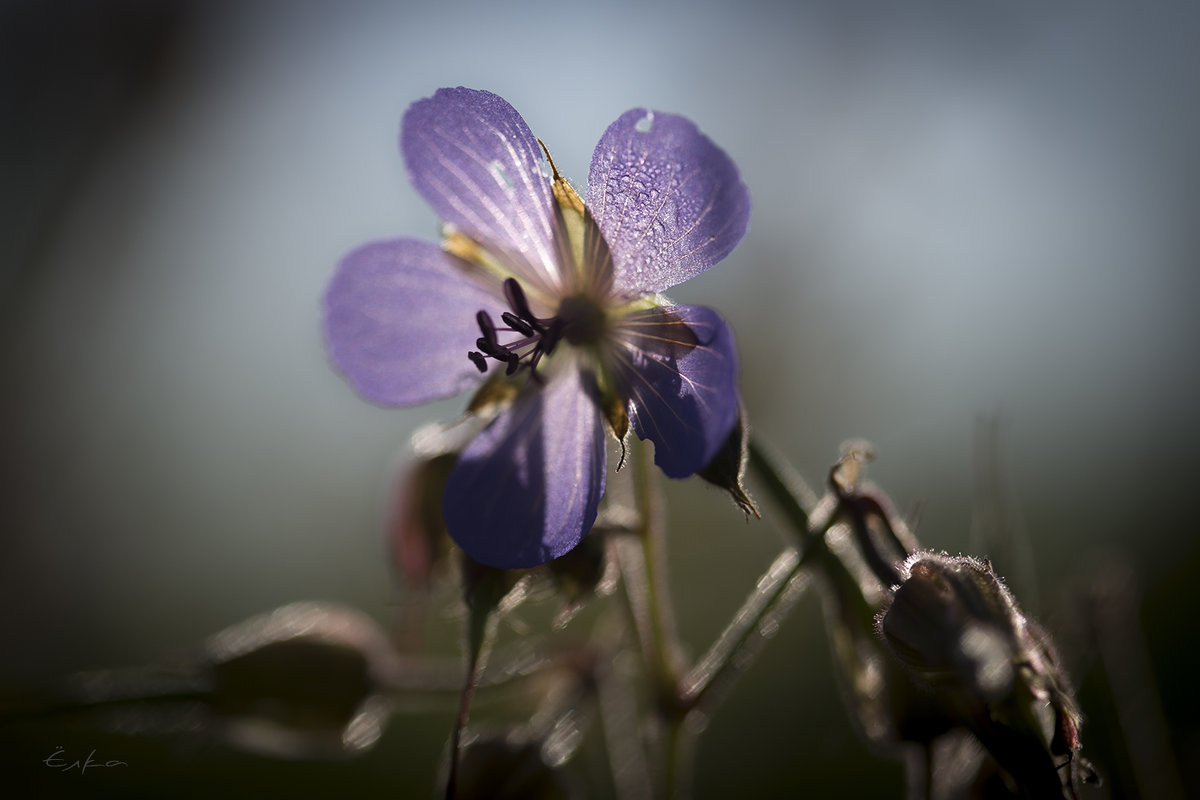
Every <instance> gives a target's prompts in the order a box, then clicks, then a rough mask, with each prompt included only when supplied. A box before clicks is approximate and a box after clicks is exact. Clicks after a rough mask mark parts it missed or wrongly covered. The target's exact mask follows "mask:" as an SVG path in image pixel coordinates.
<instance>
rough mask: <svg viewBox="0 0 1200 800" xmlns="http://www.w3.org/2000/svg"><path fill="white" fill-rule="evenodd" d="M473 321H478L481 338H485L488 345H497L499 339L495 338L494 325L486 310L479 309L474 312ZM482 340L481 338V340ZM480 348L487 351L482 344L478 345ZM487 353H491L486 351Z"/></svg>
mask: <svg viewBox="0 0 1200 800" xmlns="http://www.w3.org/2000/svg"><path fill="white" fill-rule="evenodd" d="M475 321H476V322H478V323H479V332H480V333H482V334H483V338H484V339H486V340H487V343H488V347H497V346H499V344H500V343H499V341H498V340H497V339H496V325H495V324H494V323H493V322H492V318H491V316H490V315H489V314H488V312H486V311H483V310H480V311H479V312H478V313H477V314H475ZM481 341H482V340H481ZM479 349H480V350H483V352H485V353H487V349H486V348H484V346H483V345H480V346H479ZM488 355H491V354H490V353H488Z"/></svg>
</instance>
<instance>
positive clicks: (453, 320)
mask: <svg viewBox="0 0 1200 800" xmlns="http://www.w3.org/2000/svg"><path fill="white" fill-rule="evenodd" d="M400 149H401V151H402V153H403V155H404V160H405V163H406V164H407V166H408V171H409V174H410V177H411V178H412V182H413V184H414V185H415V186H416V188H417V191H418V192H420V193H421V195H422V196H423V197H424V198H425V199H426V200H427V201H428V202H429V203H430V205H432V206H433V208H434V209H435V210H436V211H437V212H438V214H439V215H441V217H442V219H444V220H445V222H446V228H445V232H444V241H443V243H442V246H441V247H438V246H436V245H434V244H432V243H428V242H423V241H419V240H414V239H395V240H391V241H385V242H376V243H372V244H367V245H364V246H363V247H360V248H359V249H357V250H355V251H353V252H351V253H350V254H349V255H347V256H346V257H345V258H344V259H343V260H342V262H341V264H339V266H338V270H337V273H336V274H335V275H334V278H333V281H332V282H331V283H330V286H329V289H328V291H327V293H326V295H325V339H326V343H327V346H328V349H329V353H330V355H331V358H332V360H333V363H334V364H335V365H336V367H337V368H338V369H339V370H340V371H341V372H342V373H343V374H344V375H345V377H346V378H347V380H349V382H350V383H351V384H352V385H353V386H354V388H355V389H357V390H358V392H359V393H360V394H362V395H363V396H364V397H366V398H367V399H369V400H371V401H373V402H376V403H380V404H384V405H399V406H406V405H415V404H419V403H424V402H427V401H430V400H434V399H436V398H441V397H446V396H449V395H452V394H455V393H458V392H460V391H463V390H465V389H467V388H470V387H473V386H477V385H478V384H479V383H480V382H481V381H489V380H490V383H489V384H488V389H487V391H486V392H485V393H482V394H481V395H479V396H486V397H489V398H494V397H498V396H500V397H504V398H506V402H505V403H503V404H502V410H500V411H499V413H498V414H497V415H496V416H495V418H494V419H493V420H492V421H491V422H490V423H488V425H487V427H486V428H484V429H483V430H482V432H480V433H479V434H478V435H477V436H476V437H475V438H474V439H473V440H471V441H470V442H469V443H468V444H467V445H466V447H465V448H464V449H463V450H462V452H461V454H460V456H459V459H458V463H457V464H456V466H455V467H454V470H453V472H452V473H451V475H450V478H449V481H448V483H447V485H446V490H445V494H444V497H443V510H444V513H445V518H446V524H447V527H448V529H449V531H450V534H451V536H452V537H453V538H454V540H455V541H456V542H457V543H458V544H459V545H460V546H461V547H462V548H463V549H464V550H465V551H466V552H467V554H468V555H470V556H471V557H472V558H474V559H475V560H477V561H480V562H483V563H485V564H489V565H492V566H496V567H501V568H516V567H529V566H535V565H537V564H542V563H545V562H546V561H549V560H551V559H553V558H557V557H558V556H561V555H562V554H564V553H566V552H567V551H569V550H571V549H572V548H573V547H575V545H576V544H578V543H579V541H580V539H581V538H582V537H583V535H584V534H585V533H587V531H588V530H589V529H590V528H591V526H592V523H593V522H594V521H595V518H596V510H597V506H598V504H599V502H600V498H601V497H602V496H603V494H604V480H605V478H604V476H605V461H606V430H611V431H613V432H614V433H615V435H616V436H617V438H619V439H623V438H624V436H625V435H626V432H627V430H628V428H629V427H630V426H632V428H633V431H634V432H635V433H636V434H637V435H638V437H639V438H641V439H649V440H651V441H652V442H654V451H655V463H656V464H657V465H658V466H659V467H660V468H661V469H662V470H663V472H665V473H666V474H667V475H669V476H671V477H674V478H682V477H686V476H688V475H692V474H694V473H695V472H697V471H698V470H701V469H703V468H704V467H705V466H706V465H707V464H708V463H709V461H710V460H711V459H712V458H713V456H714V455H715V454H716V453H717V451H718V450H719V449H720V447H721V445H722V444H723V443H724V442H725V440H726V439H727V437H728V436H729V435H730V432H731V430H732V429H733V426H734V424H735V422H736V421H737V416H738V410H739V398H738V389H737V372H738V362H737V353H736V351H735V349H734V343H733V335H732V333H731V331H730V330H729V328H728V326H727V325H726V324H725V322H724V320H722V319H721V317H720V316H719V315H718V314H717V313H716V312H715V311H712V310H711V309H708V308H704V307H701V306H683V305H673V304H670V303H669V301H666V300H665V299H664V298H662V297H660V296H658V294H657V293H658V292H661V291H663V290H665V289H669V288H670V287H672V286H675V285H676V284H678V283H682V282H683V281H685V280H687V279H688V278H691V277H693V276H695V275H699V274H700V273H701V272H704V271H705V270H707V269H708V268H709V267H711V266H712V265H713V264H715V263H717V262H718V261H720V260H721V259H722V258H724V257H725V256H726V255H728V254H729V252H730V251H731V250H732V249H733V248H734V246H735V245H736V244H737V243H738V242H739V241H740V240H741V238H742V236H743V234H744V233H745V231H746V224H747V220H748V218H749V213H750V199H749V195H748V194H747V192H746V188H745V186H743V185H742V183H741V180H740V179H739V178H738V172H737V168H736V167H735V166H734V165H733V162H732V161H730V159H729V157H728V156H727V155H725V153H724V152H723V151H721V150H720V149H719V148H718V147H717V146H716V145H714V144H713V143H712V142H711V141H709V140H708V138H707V137H705V136H704V135H703V134H701V133H700V132H699V131H698V130H697V129H696V126H695V125H693V124H692V123H691V122H689V121H688V120H686V119H684V118H683V117H679V116H675V115H672V114H662V113H658V112H654V111H646V110H642V109H638V110H633V111H629V112H627V113H625V114H624V115H622V116H621V117H620V118H619V119H618V120H617V121H616V122H614V123H613V124H612V125H611V126H609V128H608V130H607V131H605V132H604V135H603V136H602V137H601V138H600V143H599V144H598V145H597V146H596V151H595V153H594V154H593V156H592V165H591V170H590V172H589V175H588V188H587V202H586V204H585V203H584V202H583V200H582V199H581V198H580V197H579V195H578V194H576V193H575V191H574V189H572V188H571V186H570V184H568V183H567V182H566V181H565V180H563V179H562V177H561V176H560V175H559V174H558V171H557V170H556V169H555V168H554V165H553V162H550V161H549V154H548V153H545V151H544V148H543V147H542V146H541V143H540V142H539V140H537V139H536V138H534V136H533V134H532V133H531V132H530V131H529V128H528V126H527V125H526V124H525V121H524V120H523V119H522V118H521V116H520V115H519V114H518V113H517V112H516V110H514V109H513V107H512V106H510V105H509V104H508V103H507V102H505V101H504V100H503V99H502V98H500V97H497V96H496V95H494V94H490V93H488V92H483V91H475V90H471V89H464V88H458V89H442V90H440V91H438V92H437V94H435V95H434V96H433V97H430V98H426V99H424V100H421V101H419V102H417V103H414V104H413V105H412V106H411V107H410V108H409V109H408V112H407V113H406V114H405V115H404V122H403V125H402V129H401V134H400Z"/></svg>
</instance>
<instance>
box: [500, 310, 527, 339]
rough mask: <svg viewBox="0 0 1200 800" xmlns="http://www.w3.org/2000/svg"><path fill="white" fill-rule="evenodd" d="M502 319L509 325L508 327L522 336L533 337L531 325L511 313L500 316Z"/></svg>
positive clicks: (507, 312)
mask: <svg viewBox="0 0 1200 800" xmlns="http://www.w3.org/2000/svg"><path fill="white" fill-rule="evenodd" d="M500 319H502V320H504V323H505V324H506V325H508V327H510V328H512V329H513V330H514V331H516V332H518V333H520V334H521V335H523V336H533V328H532V327H531V326H530V325H529V323H528V322H526V321H525V320H523V319H521V318H520V317H518V316H517V315H516V314H514V313H512V312H511V311H505V312H504V313H503V314H501V315H500Z"/></svg>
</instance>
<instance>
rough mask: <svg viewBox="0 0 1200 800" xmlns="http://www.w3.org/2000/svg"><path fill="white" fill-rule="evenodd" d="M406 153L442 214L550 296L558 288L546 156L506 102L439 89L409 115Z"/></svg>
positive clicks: (403, 137) (424, 192) (403, 133)
mask: <svg viewBox="0 0 1200 800" xmlns="http://www.w3.org/2000/svg"><path fill="white" fill-rule="evenodd" d="M400 149H401V152H402V153H403V154H404V162H405V164H406V165H407V166H408V171H409V175H410V176H411V178H412V182H413V185H414V186H415V187H416V189H417V191H418V192H420V193H421V196H422V197H424V198H425V200H426V201H428V202H429V204H430V205H431V206H433V208H434V210H435V211H436V212H437V213H438V215H439V216H441V218H442V219H444V220H446V221H447V222H449V223H450V224H452V225H453V226H455V227H456V228H458V229H459V230H461V231H462V232H463V233H465V234H467V235H468V236H470V237H471V238H473V239H475V240H476V241H478V242H480V243H481V244H483V245H485V246H486V247H488V249H489V250H490V251H491V252H493V253H494V254H496V255H498V256H501V257H502V258H503V260H505V261H506V262H507V263H506V266H507V267H508V268H509V269H511V270H512V271H513V272H514V273H515V274H516V275H517V277H520V278H523V279H525V280H526V281H528V282H530V283H532V284H534V285H535V286H537V287H538V288H540V289H542V290H543V291H549V290H552V289H553V288H554V287H556V286H557V285H558V281H559V275H558V267H557V265H556V264H557V262H556V259H555V255H554V254H555V246H554V231H553V227H554V223H553V220H554V210H553V208H554V206H553V204H554V199H553V196H552V194H551V191H550V179H549V178H548V177H547V173H546V172H545V171H543V168H542V162H543V161H544V156H543V154H542V151H541V147H540V146H539V145H538V142H537V139H536V138H534V135H533V133H531V132H530V130H529V126H528V125H526V124H525V120H524V119H522V118H521V115H520V114H518V113H517V111H516V109H514V108H513V107H512V106H511V105H509V104H508V103H507V102H506V101H505V100H504V99H503V98H501V97H498V96H496V95H494V94H492V93H490V92H484V91H478V90H474V89H466V88H463V87H461V86H460V87H458V88H457V89H439V90H438V91H437V93H436V94H434V96H433V97H427V98H425V99H424V100H419V101H417V102H416V103H413V104H412V105H411V106H410V107H409V109H408V111H407V112H406V113H405V114H404V121H403V123H402V125H401V130H400Z"/></svg>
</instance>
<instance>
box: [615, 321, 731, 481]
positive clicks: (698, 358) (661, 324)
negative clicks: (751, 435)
mask: <svg viewBox="0 0 1200 800" xmlns="http://www.w3.org/2000/svg"><path fill="white" fill-rule="evenodd" d="M618 335H619V337H620V339H621V343H622V345H623V351H624V358H622V359H621V360H620V362H619V364H618V365H617V366H616V367H615V368H614V373H615V375H616V377H617V380H618V382H619V385H620V386H621V387H622V389H623V391H624V392H626V396H627V397H628V398H629V400H630V403H629V421H630V424H631V425H632V426H633V430H634V432H635V433H636V434H637V435H638V438H640V439H649V440H650V441H652V442H654V463H655V464H657V465H658V466H659V468H660V469H661V470H662V471H663V472H664V473H666V474H667V475H668V476H669V477H672V478H686V477H687V476H689V475H692V474H695V473H696V472H699V471H700V470H702V469H703V468H704V467H705V466H707V465H708V463H709V462H710V461H712V459H713V457H714V456H715V455H716V454H717V451H718V450H720V448H721V446H722V445H723V444H724V443H725V440H726V438H727V437H728V436H729V432H730V431H731V430H732V429H733V426H734V424H735V423H736V422H737V416H738V408H739V399H738V398H739V395H738V386H737V379H738V358H737V349H736V347H735V346H734V341H733V332H732V331H731V330H730V329H729V326H728V325H727V324H726V323H725V321H724V320H723V319H721V317H720V315H719V314H717V312H715V311H713V310H712V309H710V308H705V307H704V306H666V307H656V308H652V309H647V310H645V311H639V312H634V313H633V314H630V315H628V316H627V317H625V318H624V319H623V320H622V321H621V323H619V331H618Z"/></svg>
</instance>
